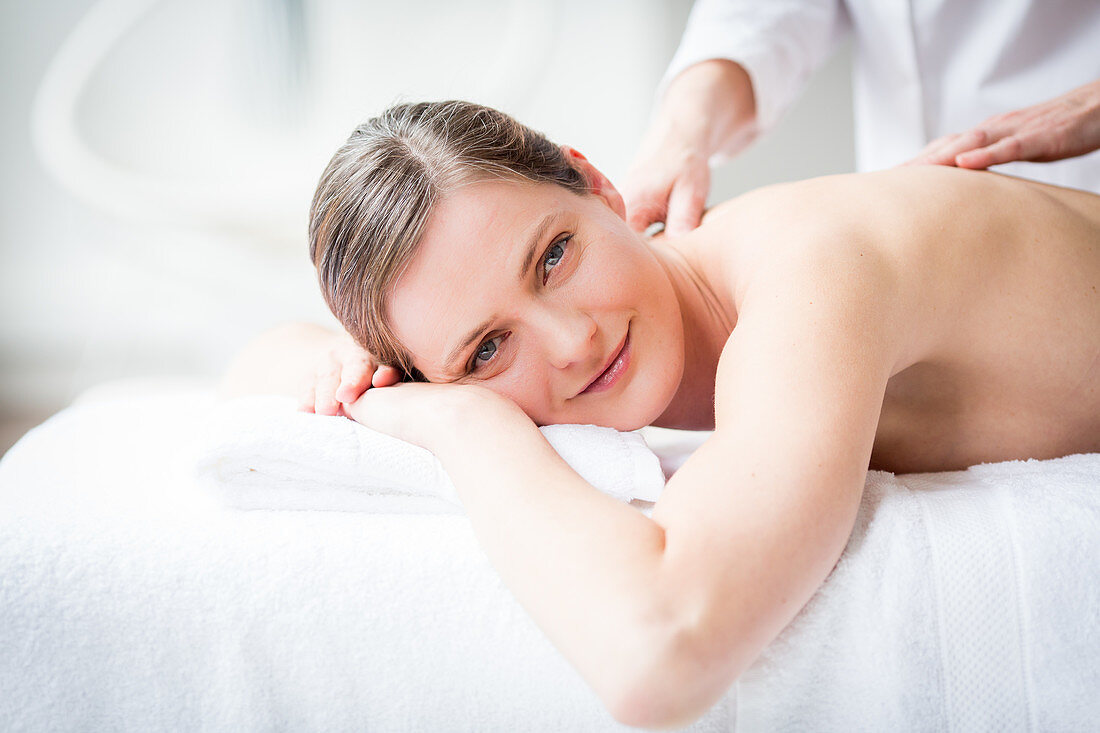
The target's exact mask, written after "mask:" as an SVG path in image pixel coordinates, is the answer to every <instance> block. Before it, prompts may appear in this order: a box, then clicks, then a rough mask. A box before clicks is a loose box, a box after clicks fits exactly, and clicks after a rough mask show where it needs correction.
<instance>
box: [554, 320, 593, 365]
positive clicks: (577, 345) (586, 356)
mask: <svg viewBox="0 0 1100 733" xmlns="http://www.w3.org/2000/svg"><path fill="white" fill-rule="evenodd" d="M548 315H549V317H548V318H546V319H545V320H544V323H543V328H544V329H545V331H546V334H545V339H546V340H545V341H544V343H545V344H546V349H547V356H548V358H549V360H550V364H551V365H552V366H554V367H556V368H558V369H565V368H566V367H568V366H570V365H571V364H574V363H575V362H578V361H580V362H583V361H590V360H591V359H592V337H593V336H594V335H595V333H596V321H595V320H593V318H592V316H590V315H588V314H587V313H583V312H581V311H568V312H565V311H557V312H554V313H550V314H548Z"/></svg>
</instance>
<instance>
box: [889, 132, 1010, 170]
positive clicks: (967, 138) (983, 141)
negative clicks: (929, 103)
mask: <svg viewBox="0 0 1100 733" xmlns="http://www.w3.org/2000/svg"><path fill="white" fill-rule="evenodd" d="M992 141H993V138H992V135H991V133H990V132H989V131H988V130H986V129H985V128H974V129H973V130H967V131H966V132H962V133H957V134H954V135H945V136H944V137H942V138H939V140H934V141H932V142H931V143H929V145H928V146H927V147H926V148H925V149H924V151H923V152H922V153H921V154H920V155H918V156H917V157H916V158H914V159H913V160H911V161H909V162H910V163H911V164H915V165H955V158H956V156H958V155H959V153H962V152H965V151H967V150H973V149H975V148H980V147H982V146H983V145H988V144H989V143H990V142H992Z"/></svg>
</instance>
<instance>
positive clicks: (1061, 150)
mask: <svg viewBox="0 0 1100 733" xmlns="http://www.w3.org/2000/svg"><path fill="white" fill-rule="evenodd" d="M1097 149H1100V80H1098V81H1094V82H1092V83H1090V84H1085V85H1084V86H1081V87H1077V88H1076V89H1073V90H1071V91H1069V92H1067V93H1066V94H1063V95H1062V96H1060V97H1056V98H1054V99H1051V100H1049V101H1046V102H1043V103H1041V104H1036V105H1034V106H1031V107H1026V108H1024V109H1018V110H1013V111H1012V112H1006V113H1005V114H1000V115H996V116H994V117H990V118H989V119H988V120H986V121H985V122H983V123H981V124H980V125H978V126H977V127H974V128H972V129H970V130H966V131H965V132H960V133H955V134H951V135H945V136H943V137H941V138H938V139H936V140H933V141H932V142H930V143H929V144H928V145H927V147H925V149H924V150H922V151H921V153H920V155H918V156H917V157H916V158H914V159H913V160H911V161H909V163H910V164H931V165H953V166H958V167H959V168H988V167H990V166H992V165H1000V164H1001V163H1010V162H1012V161H1015V160H1029V161H1034V162H1038V163H1049V162H1051V161H1054V160H1063V159H1064V158H1074V157H1077V156H1078V155H1085V154H1087V153H1091V152H1092V151H1094V150H1097Z"/></svg>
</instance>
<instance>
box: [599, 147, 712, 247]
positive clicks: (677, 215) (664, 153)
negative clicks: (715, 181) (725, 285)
mask: <svg viewBox="0 0 1100 733" xmlns="http://www.w3.org/2000/svg"><path fill="white" fill-rule="evenodd" d="M687 137H688V136H687V135H683V134H677V133H676V131H675V130H662V129H659V128H655V129H654V130H653V131H652V132H651V133H650V135H649V137H648V138H647V139H646V141H645V143H643V145H642V150H641V152H640V153H639V155H638V159H637V161H636V162H635V163H634V166H633V167H632V168H631V169H630V171H629V172H628V173H627V175H626V182H625V183H624V184H623V186H622V191H621V193H622V196H623V202H624V203H625V204H626V221H627V223H628V224H629V225H630V227H631V228H632V229H634V230H635V231H638V232H644V231H645V230H646V229H647V228H648V227H649V226H650V225H651V224H654V223H656V222H664V223H665V233H666V234H670V235H672V236H676V235H679V234H686V233H688V232H690V231H691V230H692V229H695V228H696V227H697V226H699V222H700V220H701V219H702V218H703V208H704V207H705V206H706V203H707V194H708V193H710V165H709V164H708V162H707V158H708V156H707V152H706V151H705V150H704V149H703V148H702V146H700V145H697V144H693V143H692V142H691V141H690V140H689V139H687Z"/></svg>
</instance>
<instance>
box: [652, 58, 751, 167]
mask: <svg viewBox="0 0 1100 733" xmlns="http://www.w3.org/2000/svg"><path fill="white" fill-rule="evenodd" d="M657 123H658V125H659V126H660V127H662V128H664V129H665V130H666V134H669V135H675V136H678V137H679V138H680V139H681V140H682V141H683V142H685V143H688V144H689V145H691V146H692V147H694V148H695V149H696V150H698V151H699V152H700V153H701V154H703V155H705V156H710V155H713V154H714V153H718V152H727V153H732V152H736V150H737V149H739V148H740V147H741V146H743V144H744V143H745V142H746V141H747V140H749V139H751V137H752V136H753V135H754V134H755V125H756V102H755V97H754V94H753V88H752V80H751V78H750V77H749V75H748V72H747V71H745V69H744V67H743V66H741V65H740V64H737V63H735V62H733V61H729V60H727V59H709V60H707V61H703V62H700V63H698V64H694V65H693V66H689V67H688V68H687V69H685V70H684V71H682V72H681V73H680V74H678V75H677V76H676V77H675V78H674V79H673V80H672V82H671V83H670V84H669V86H668V88H667V89H666V90H665V93H664V96H663V97H662V99H661V104H660V107H659V110H658V115H657Z"/></svg>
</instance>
